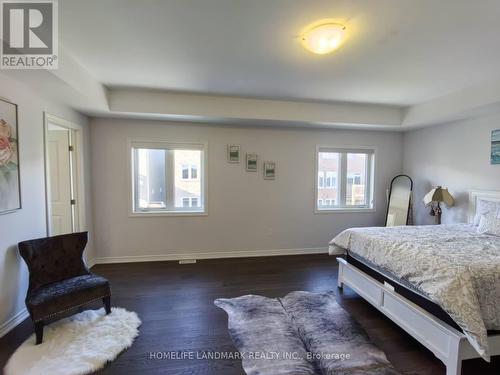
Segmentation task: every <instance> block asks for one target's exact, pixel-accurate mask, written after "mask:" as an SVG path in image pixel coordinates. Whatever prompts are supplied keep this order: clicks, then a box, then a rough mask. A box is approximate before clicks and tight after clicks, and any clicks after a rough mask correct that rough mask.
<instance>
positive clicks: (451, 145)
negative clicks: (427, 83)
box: [403, 114, 500, 224]
mask: <svg viewBox="0 0 500 375" xmlns="http://www.w3.org/2000/svg"><path fill="white" fill-rule="evenodd" d="M499 128H500V115H498V114H496V115H489V116H484V117H480V118H475V119H470V120H463V121H459V122H455V123H451V124H446V125H438V126H432V127H427V128H423V129H419V130H416V131H411V132H407V133H405V134H404V137H403V140H404V141H403V148H404V167H403V169H404V172H405V173H407V174H408V175H410V176H411V177H412V178H413V179H414V182H415V190H414V197H415V202H414V210H415V215H414V218H415V221H416V224H432V223H434V218H433V217H431V216H430V215H429V211H430V210H429V209H427V208H425V207H424V205H423V203H422V199H423V197H424V195H425V193H427V192H428V191H429V190H430V189H431V187H432V186H436V185H442V186H444V187H448V189H449V191H450V192H451V193H452V195H453V196H454V197H455V199H456V206H455V207H453V208H451V209H446V208H444V209H443V216H442V220H443V223H452V222H466V221H467V204H468V191H469V190H471V189H485V190H500V165H491V164H490V142H491V130H493V129H499Z"/></svg>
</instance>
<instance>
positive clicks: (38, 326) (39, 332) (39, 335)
mask: <svg viewBox="0 0 500 375" xmlns="http://www.w3.org/2000/svg"><path fill="white" fill-rule="evenodd" d="M35 335H36V343H35V345H39V344H41V343H42V341H43V320H41V321H39V322H35Z"/></svg>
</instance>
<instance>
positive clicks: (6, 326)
mask: <svg viewBox="0 0 500 375" xmlns="http://www.w3.org/2000/svg"><path fill="white" fill-rule="evenodd" d="M28 316H29V314H28V310H26V308H23V309H22V310H21V311H19V312H18V313H17V314H15V315H14V316H13V317H12V318H10V319H9V320H7V321H6V322H5V323H3V324H2V325H1V326H0V337H3V336H5V335H6V334H7V333H9V332H10V331H11V330H12V329H14V328H15V327H16V326H17V325H18V324H20V323H21V322H22V321H23V320H24V319H26V318H27V317H28Z"/></svg>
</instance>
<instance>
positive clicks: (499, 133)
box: [491, 129, 500, 164]
mask: <svg viewBox="0 0 500 375" xmlns="http://www.w3.org/2000/svg"><path fill="white" fill-rule="evenodd" d="M491 164H500V129H497V130H493V131H492V132H491Z"/></svg>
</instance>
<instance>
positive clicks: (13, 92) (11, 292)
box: [0, 73, 91, 335]
mask: <svg viewBox="0 0 500 375" xmlns="http://www.w3.org/2000/svg"><path fill="white" fill-rule="evenodd" d="M42 95H43V96H45V95H44V94H43V93H37V92H34V91H32V90H31V89H30V88H29V87H28V86H26V85H25V84H23V83H20V82H19V81H17V80H14V79H13V78H11V77H10V76H8V75H7V74H3V73H2V74H0V96H1V97H4V98H6V99H8V100H10V101H12V102H14V103H16V104H18V124H19V152H20V155H19V157H20V171H21V198H22V209H21V210H19V211H16V212H14V213H10V214H6V215H0V286H1V287H0V335H1V334H2V333H3V331H5V329H8V328H9V327H10V325H11V324H13V323H14V322H15V319H13V318H15V316H16V315H19V313H20V312H22V310H23V309H24V307H25V305H24V298H25V297H26V288H27V285H28V274H27V271H26V266H25V264H24V261H23V260H22V259H21V257H20V256H19V255H18V251H17V243H18V242H20V241H23V240H27V239H32V238H37V237H44V236H46V233H47V232H46V217H45V185H44V145H43V112H44V111H47V112H48V113H51V114H53V115H56V116H59V117H62V118H64V119H66V120H69V121H72V122H76V123H78V124H81V125H82V126H84V127H85V129H84V132H85V135H84V136H85V138H86V139H87V141H88V127H87V123H88V120H87V118H86V117H84V116H81V115H78V114H77V113H75V112H74V111H72V110H69V109H68V108H66V107H64V106H61V105H58V104H57V103H54V102H47V101H44V100H43V99H42ZM87 143H88V142H87ZM87 156H88V155H87ZM88 165H89V163H87V176H88V175H89V173H88V172H89V171H88ZM89 183H90V181H89V180H87V185H88V186H87V188H88V189H87V191H90V189H89ZM89 201H90V196H89V195H87V202H89ZM90 209H91V207H90V203H89V204H88V207H87V210H90ZM89 215H90V211H89ZM87 224H88V226H89V227H90V225H91V223H90V222H88V223H87Z"/></svg>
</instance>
